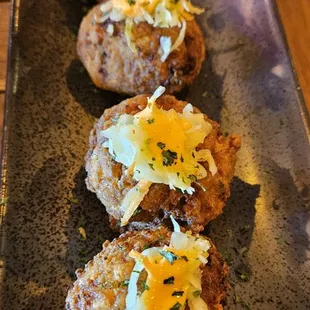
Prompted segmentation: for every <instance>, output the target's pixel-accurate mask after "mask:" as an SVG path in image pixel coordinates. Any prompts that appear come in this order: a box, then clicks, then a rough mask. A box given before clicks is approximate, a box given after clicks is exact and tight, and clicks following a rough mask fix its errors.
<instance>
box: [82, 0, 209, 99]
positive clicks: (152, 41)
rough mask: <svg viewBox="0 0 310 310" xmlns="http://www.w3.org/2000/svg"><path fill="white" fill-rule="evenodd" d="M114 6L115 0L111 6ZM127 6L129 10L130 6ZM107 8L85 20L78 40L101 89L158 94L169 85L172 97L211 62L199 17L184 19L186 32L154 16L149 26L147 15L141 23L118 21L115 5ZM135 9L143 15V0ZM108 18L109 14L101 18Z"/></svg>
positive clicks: (84, 59) (130, 93) (97, 7)
mask: <svg viewBox="0 0 310 310" xmlns="http://www.w3.org/2000/svg"><path fill="white" fill-rule="evenodd" d="M121 1H123V0H121ZM181 1H183V2H184V1H185V0H181ZM114 2H116V1H115V0H110V1H109V3H111V4H113V3H114ZM125 2H126V3H125V6H124V7H126V5H127V6H128V3H127V1H125ZM150 2H154V1H150ZM157 2H158V1H157ZM159 2H162V1H159ZM109 3H108V2H106V3H104V4H103V5H105V6H106V5H107V4H109ZM101 8H102V4H101V5H97V6H95V7H94V8H93V9H92V10H90V12H89V13H88V14H87V15H86V16H85V18H84V19H83V21H82V23H81V25H80V29H79V34H78V41H77V52H78V55H79V58H80V59H81V61H82V63H83V65H84V66H85V68H86V69H87V71H88V73H89V75H90V77H91V79H92V80H93V82H94V84H95V85H96V86H97V87H99V88H102V89H105V90H110V91H114V92H118V93H122V94H129V95H136V94H142V93H152V92H153V91H154V90H155V89H156V88H157V87H158V86H159V85H163V86H165V87H166V88H167V92H168V93H176V92H179V91H180V90H181V89H182V88H184V87H185V86H186V85H190V84H191V83H192V82H193V80H194V79H195V78H196V76H197V75H198V74H199V72H200V69H201V64H202V62H203V60H204V58H205V46H204V41H203V35H202V32H201V30H200V28H199V26H198V24H197V23H196V21H195V20H194V19H192V18H191V20H188V21H185V19H184V21H183V22H182V23H183V24H184V25H185V26H184V27H185V28H184V29H183V28H180V27H178V26H174V27H169V26H168V25H167V27H160V26H159V25H157V26H156V27H155V26H154V19H153V18H152V17H150V18H151V20H149V21H148V22H147V21H145V17H143V16H142V17H141V18H140V19H141V20H142V21H141V22H138V21H137V19H135V21H133V20H132V19H128V18H127V19H126V20H124V19H121V20H120V21H115V20H113V16H114V15H115V12H114V11H113V10H112V9H111V7H110V8H109V7H108V8H107V7H106V9H104V10H103V11H104V12H102V10H101ZM109 9H110V17H109V18H107V17H106V16H108V15H107V14H108V13H107V12H105V10H109ZM130 9H131V8H130ZM132 9H133V10H134V12H136V11H138V12H139V5H138V1H137V2H136V4H133V5H132ZM111 10H112V11H113V12H114V13H113V12H112V11H111ZM108 12H109V11H108ZM126 12H127V11H126ZM112 13H113V14H114V15H112ZM102 14H106V15H104V16H103V17H101V16H102ZM124 14H125V13H124ZM128 14H129V13H128ZM131 14H134V13H131ZM136 14H139V13H136ZM169 14H170V13H169ZM149 15H150V14H149ZM149 15H148V16H149ZM188 16H190V14H188ZM125 17H126V16H123V18H125ZM114 19H115V18H114ZM100 20H101V21H102V22H100ZM152 21H153V24H150V23H151V22H152ZM170 24H171V23H170ZM172 24H173V23H172ZM180 24H181V22H180ZM183 24H182V25H183ZM129 25H131V26H130V28H129ZM182 27H183V26H182ZM128 29H130V32H129V30H128ZM129 36H130V39H129ZM174 43H176V45H178V46H177V48H176V47H175V46H174Z"/></svg>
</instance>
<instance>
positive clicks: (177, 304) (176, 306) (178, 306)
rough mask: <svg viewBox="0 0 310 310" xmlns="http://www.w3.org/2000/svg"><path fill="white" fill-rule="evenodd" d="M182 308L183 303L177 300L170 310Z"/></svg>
mask: <svg viewBox="0 0 310 310" xmlns="http://www.w3.org/2000/svg"><path fill="white" fill-rule="evenodd" d="M181 308H182V304H180V303H179V302H177V303H176V304H175V305H174V306H173V307H171V308H170V309H169V310H179V309H181Z"/></svg>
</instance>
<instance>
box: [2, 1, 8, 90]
mask: <svg viewBox="0 0 310 310" xmlns="http://www.w3.org/2000/svg"><path fill="white" fill-rule="evenodd" d="M9 8H10V2H0V92H1V91H4V90H5V77H6V63H7V48H8V30H9Z"/></svg>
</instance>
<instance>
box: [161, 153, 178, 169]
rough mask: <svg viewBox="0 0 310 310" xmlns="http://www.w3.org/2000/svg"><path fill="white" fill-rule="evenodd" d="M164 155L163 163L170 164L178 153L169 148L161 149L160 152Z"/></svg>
mask: <svg viewBox="0 0 310 310" xmlns="http://www.w3.org/2000/svg"><path fill="white" fill-rule="evenodd" d="M161 154H162V155H163V157H164V160H163V165H164V166H171V165H172V164H173V163H174V161H175V160H176V159H178V154H177V153H176V152H172V151H170V150H167V151H162V153H161Z"/></svg>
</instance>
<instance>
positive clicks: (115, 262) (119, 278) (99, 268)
mask: <svg viewBox="0 0 310 310" xmlns="http://www.w3.org/2000/svg"><path fill="white" fill-rule="evenodd" d="M170 235H171V233H170V232H169V231H168V230H167V229H166V228H163V227H160V228H158V229H156V230H154V231H151V230H144V231H139V232H127V233H125V234H122V235H121V236H120V237H119V238H117V239H114V240H113V241H112V242H111V243H110V242H108V241H106V242H105V243H104V244H103V250H102V251H101V252H100V253H99V254H97V255H96V256H95V257H94V258H93V259H92V260H91V261H90V262H89V263H88V264H87V265H86V266H85V269H84V270H83V269H79V270H77V271H76V276H77V280H76V281H75V283H74V284H73V287H72V288H71V289H70V290H69V292H68V296H67V299H66V309H67V310H78V309H84V310H90V309H94V308H95V307H94V305H95V304H97V305H100V308H96V309H118V310H123V309H125V298H126V294H127V287H126V286H125V285H124V281H125V280H128V279H129V278H130V274H131V272H132V269H133V267H134V264H135V262H134V260H133V259H132V258H130V257H129V256H128V253H129V252H130V250H131V249H134V250H136V251H138V252H141V251H143V250H144V249H145V248H146V247H153V246H159V247H161V246H164V245H168V244H169V242H170ZM209 241H210V240H209ZM210 243H211V249H210V250H209V253H210V256H209V258H208V260H209V262H208V264H207V265H205V266H202V267H201V268H202V293H201V297H202V298H203V299H204V300H205V301H206V303H207V304H208V307H209V309H210V310H219V309H222V305H221V303H222V302H223V300H224V299H225V297H226V289H227V287H228V283H227V279H226V278H227V275H228V267H227V265H226V263H225V262H224V261H223V259H222V258H221V255H220V254H219V252H218V251H217V250H216V248H215V246H214V245H213V243H212V242H211V241H210ZM186 309H187V310H188V308H186Z"/></svg>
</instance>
